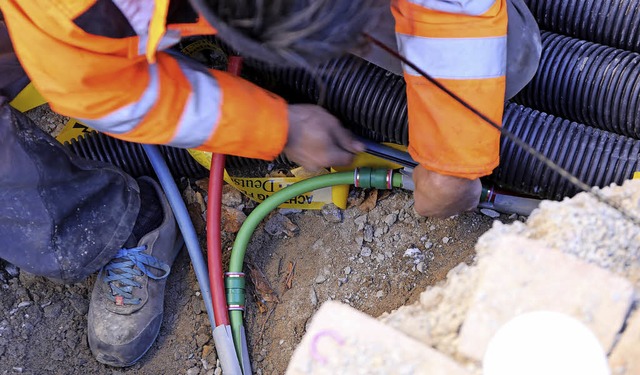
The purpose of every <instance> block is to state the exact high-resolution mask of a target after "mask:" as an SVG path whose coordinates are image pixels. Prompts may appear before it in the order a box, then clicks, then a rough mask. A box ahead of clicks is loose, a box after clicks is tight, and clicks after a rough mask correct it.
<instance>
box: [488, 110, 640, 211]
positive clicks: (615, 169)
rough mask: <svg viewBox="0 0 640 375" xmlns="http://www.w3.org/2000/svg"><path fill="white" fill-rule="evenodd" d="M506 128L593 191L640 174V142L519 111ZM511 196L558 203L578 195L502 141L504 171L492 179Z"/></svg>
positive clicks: (508, 115) (510, 114)
mask: <svg viewBox="0 0 640 375" xmlns="http://www.w3.org/2000/svg"><path fill="white" fill-rule="evenodd" d="M503 126H504V127H505V128H506V129H508V130H510V131H512V132H513V133H515V134H516V135H517V136H518V137H519V138H521V139H522V140H524V141H525V142H526V143H527V144H529V145H531V146H533V147H534V148H535V149H536V150H538V151H540V152H541V153H542V154H544V155H545V156H547V157H549V158H550V159H551V160H553V161H555V162H556V163H557V164H558V165H560V166H561V167H563V168H564V169H566V170H568V171H569V172H571V173H572V174H573V175H575V176H577V177H578V178H579V179H580V180H582V181H583V182H585V183H586V184H588V185H590V186H600V187H603V186H607V185H609V184H611V183H616V184H622V182H624V181H625V180H628V179H630V178H631V177H632V176H633V173H634V172H635V171H637V170H638V167H639V165H638V160H639V156H640V141H638V140H636V139H632V138H628V137H625V136H622V135H618V134H614V133H611V132H607V131H605V130H600V129H596V128H593V127H590V126H586V125H583V124H578V123H575V122H571V121H569V120H564V119H562V118H559V117H555V116H552V115H548V114H546V113H543V112H540V111H537V110H534V109H531V108H527V107H524V106H522V105H517V104H514V103H511V104H508V105H507V107H506V108H505V113H504V120H503ZM489 179H490V180H492V181H493V182H495V183H497V184H499V185H501V186H504V187H507V188H509V189H510V190H514V191H518V192H521V193H525V194H532V195H537V196H539V197H542V198H546V199H556V200H560V199H562V198H563V197H566V196H573V195H574V194H576V193H578V192H579V191H578V190H577V188H575V187H574V186H573V185H571V184H570V183H569V182H568V181H566V180H564V179H563V178H561V177H560V176H559V175H558V174H557V173H555V172H553V171H552V170H551V169H549V168H548V167H546V166H545V165H544V164H543V163H542V162H540V161H538V160H537V159H536V158H535V157H534V156H533V155H531V154H528V153H526V152H524V151H523V150H522V149H520V148H519V147H517V146H516V145H515V144H513V143H512V142H511V141H509V140H508V139H507V138H505V137H503V138H502V142H501V147H500V166H499V167H498V168H497V169H496V170H495V171H494V173H493V174H492V175H491V176H490V177H489Z"/></svg>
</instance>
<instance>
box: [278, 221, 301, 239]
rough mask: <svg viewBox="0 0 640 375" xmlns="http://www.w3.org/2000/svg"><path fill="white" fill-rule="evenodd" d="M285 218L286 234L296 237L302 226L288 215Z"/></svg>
mask: <svg viewBox="0 0 640 375" xmlns="http://www.w3.org/2000/svg"><path fill="white" fill-rule="evenodd" d="M284 218H285V220H283V222H282V223H283V224H284V234H286V235H287V236H289V237H294V236H295V235H296V234H298V232H300V228H299V227H298V226H297V225H296V224H295V223H294V222H293V221H291V219H289V218H288V217H286V216H285V217H284Z"/></svg>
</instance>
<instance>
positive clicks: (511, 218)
mask: <svg viewBox="0 0 640 375" xmlns="http://www.w3.org/2000/svg"><path fill="white" fill-rule="evenodd" d="M516 219H518V214H511V215H509V220H516Z"/></svg>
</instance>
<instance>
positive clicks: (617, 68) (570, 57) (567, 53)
mask: <svg viewBox="0 0 640 375" xmlns="http://www.w3.org/2000/svg"><path fill="white" fill-rule="evenodd" d="M542 45H543V53H542V58H541V61H540V66H539V67H538V71H537V73H536V75H535V77H534V78H533V80H532V81H531V82H530V83H529V85H528V86H527V87H525V88H524V90H522V91H521V92H520V93H519V94H518V95H517V96H516V97H515V99H514V100H515V101H516V102H518V103H521V104H524V105H526V106H528V107H533V108H536V109H539V110H541V111H544V112H548V113H551V114H554V115H557V116H560V117H564V118H567V119H570V120H573V121H576V122H580V123H584V124H587V125H590V126H594V127H598V128H601V129H605V130H608V131H611V132H614V133H617V134H623V135H626V136H629V137H633V138H640V105H639V102H638V100H639V99H640V54H638V53H635V52H629V51H624V50H621V49H616V48H612V47H608V46H604V45H601V44H596V43H591V42H587V41H584V40H580V39H575V38H571V37H567V36H563V35H560V34H555V33H551V32H543V33H542Z"/></svg>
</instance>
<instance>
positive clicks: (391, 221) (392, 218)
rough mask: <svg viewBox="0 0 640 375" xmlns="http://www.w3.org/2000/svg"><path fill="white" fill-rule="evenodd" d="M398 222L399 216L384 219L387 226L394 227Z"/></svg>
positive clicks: (389, 216)
mask: <svg viewBox="0 0 640 375" xmlns="http://www.w3.org/2000/svg"><path fill="white" fill-rule="evenodd" d="M397 220H398V215H397V214H389V215H387V216H386V217H385V218H384V222H385V224H387V225H388V226H392V225H393V224H394V223H395V222H396V221H397Z"/></svg>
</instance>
